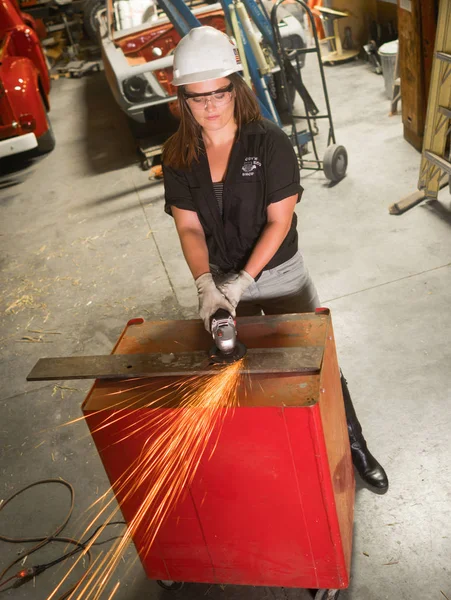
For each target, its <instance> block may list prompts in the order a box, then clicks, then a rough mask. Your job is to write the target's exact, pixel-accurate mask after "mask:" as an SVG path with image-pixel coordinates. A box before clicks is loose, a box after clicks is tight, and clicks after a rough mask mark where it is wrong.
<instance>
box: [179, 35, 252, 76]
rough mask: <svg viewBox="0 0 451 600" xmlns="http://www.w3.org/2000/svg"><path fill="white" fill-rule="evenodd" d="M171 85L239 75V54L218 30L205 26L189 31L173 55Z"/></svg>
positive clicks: (240, 68) (240, 69)
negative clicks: (234, 74)
mask: <svg viewBox="0 0 451 600" xmlns="http://www.w3.org/2000/svg"><path fill="white" fill-rule="evenodd" d="M173 69H174V79H173V80H172V85H175V86H177V85H187V84H189V83H199V82H200V81H208V80H209V79H219V78H221V77H227V75H230V73H236V72H237V71H242V69H243V67H242V66H241V61H240V57H239V55H238V50H237V48H236V46H235V45H234V44H233V42H232V40H231V39H230V38H229V37H228V36H227V35H226V34H225V33H222V31H219V29H215V28H214V27H209V26H207V25H204V26H202V27H195V28H194V29H191V31H189V32H188V33H187V34H186V35H185V37H184V38H182V39H181V40H180V42H179V44H178V46H177V48H176V49H175V52H174V65H173Z"/></svg>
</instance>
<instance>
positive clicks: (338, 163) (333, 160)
mask: <svg viewBox="0 0 451 600" xmlns="http://www.w3.org/2000/svg"><path fill="white" fill-rule="evenodd" d="M347 168H348V153H347V152H346V148H345V147H344V146H339V145H338V144H331V145H330V146H328V148H327V150H326V152H325V153H324V158H323V171H324V175H325V176H326V177H327V179H330V181H334V182H335V181H340V179H343V177H344V176H345V174H346V169H347Z"/></svg>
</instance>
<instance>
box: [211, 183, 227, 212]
mask: <svg viewBox="0 0 451 600" xmlns="http://www.w3.org/2000/svg"><path fill="white" fill-rule="evenodd" d="M213 189H214V191H215V196H216V201H217V203H218V207H219V213H220V215H221V217H222V214H223V203H222V194H223V190H224V183H223V182H222V181H218V182H216V183H213Z"/></svg>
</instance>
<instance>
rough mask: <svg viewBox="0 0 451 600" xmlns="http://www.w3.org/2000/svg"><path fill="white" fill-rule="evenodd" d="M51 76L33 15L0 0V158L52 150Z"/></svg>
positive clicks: (11, 2) (30, 154)
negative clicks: (49, 115)
mask: <svg viewBox="0 0 451 600" xmlns="http://www.w3.org/2000/svg"><path fill="white" fill-rule="evenodd" d="M49 92H50V77H49V72H48V68H47V64H46V61H45V56H44V54H43V51H42V48H41V43H40V40H39V36H38V33H37V25H36V23H35V21H34V19H33V18H32V17H31V16H30V15H27V14H26V13H23V12H21V11H20V9H19V8H18V6H17V4H16V2H15V0H0V158H4V157H7V156H11V155H17V154H20V153H26V155H27V156H35V155H40V154H46V153H47V152H50V151H51V150H53V148H54V146H55V139H54V136H53V132H52V128H51V126H50V121H49V119H48V116H47V113H48V111H49V109H50V104H49Z"/></svg>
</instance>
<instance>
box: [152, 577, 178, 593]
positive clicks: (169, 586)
mask: <svg viewBox="0 0 451 600" xmlns="http://www.w3.org/2000/svg"><path fill="white" fill-rule="evenodd" d="M157 583H158V585H159V586H160V587H162V588H163V589H164V590H169V591H170V592H178V591H179V590H181V589H182V587H183V581H171V580H169V579H158V580H157Z"/></svg>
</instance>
